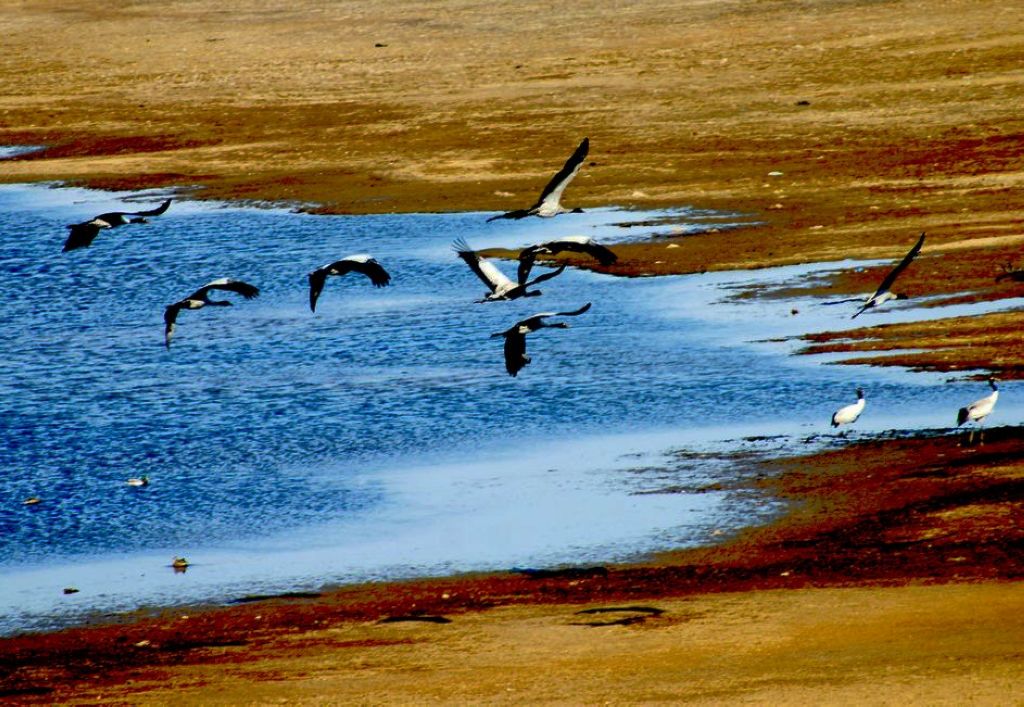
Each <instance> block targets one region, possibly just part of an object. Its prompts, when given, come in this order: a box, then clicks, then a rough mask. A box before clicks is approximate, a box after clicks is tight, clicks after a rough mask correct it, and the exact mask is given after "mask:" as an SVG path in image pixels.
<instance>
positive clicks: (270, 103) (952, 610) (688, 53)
mask: <svg viewBox="0 0 1024 707" xmlns="http://www.w3.org/2000/svg"><path fill="white" fill-rule="evenodd" d="M4 12H5V25H6V27H5V51H4V53H3V56H0V66H2V67H3V73H4V78H5V87H6V88H7V90H6V91H4V93H3V95H2V96H0V143H3V144H46V145H50V146H51V147H50V149H48V150H46V151H43V152H39V153H33V154H30V155H24V156H22V157H19V158H16V159H13V160H6V161H4V162H3V163H2V167H3V169H2V170H0V180H2V181H4V182H22V181H39V180H62V181H69V182H72V183H77V184H85V185H89V186H94V187H101V188H118V189H139V188H143V187H153V186H159V187H178V188H181V187H186V188H189V187H201V189H195V190H189V191H187V194H188V196H189V197H190V198H226V199H242V200H275V201H277V200H284V201H290V202H293V203H295V204H296V205H299V206H302V207H304V208H308V209H310V210H315V211H325V212H346V213H365V212H382V211H449V210H464V209H480V210H485V211H497V210H506V209H510V208H516V207H522V206H526V205H528V204H529V203H531V202H532V200H533V199H534V198H535V197H536V195H537V193H538V191H539V189H540V188H541V187H542V186H543V184H544V183H545V182H546V181H547V179H548V177H549V175H550V174H551V173H552V172H553V170H554V169H557V167H558V166H559V165H560V164H561V162H562V160H564V158H565V156H567V155H568V154H569V152H571V150H572V148H573V147H574V146H575V145H576V144H577V143H578V142H579V140H580V139H581V138H582V137H583V136H584V135H588V136H589V137H590V139H591V143H592V148H591V153H590V156H589V161H588V164H587V165H586V166H585V167H584V169H583V170H582V172H581V173H580V176H579V178H578V179H577V180H576V181H575V182H574V183H573V185H572V186H571V187H570V189H569V190H567V192H566V195H565V202H566V203H567V204H568V205H571V206H575V205H579V206H582V207H584V208H588V207H596V206H605V205H622V206H631V205H636V206H645V207H647V206H694V207H697V208H709V209H719V210H723V211H728V212H734V213H739V214H742V215H743V219H744V220H746V221H748V222H749V223H750V224H752V225H750V226H748V227H746V228H742V229H735V230H722V231H719V232H714V231H712V232H708V233H705V234H701V235H698V236H680V235H677V234H673V233H671V231H670V230H669V231H668V232H666V233H665V234H664V236H665V237H664V238H658V239H655V240H652V241H650V242H647V243H639V244H632V245H628V246H621V247H619V248H618V249H617V251H618V252H619V254H620V261H619V262H618V263H617V264H616V265H615V266H614V267H613V268H612V269H611V272H614V273H618V274H623V275H636V274H659V273H680V272H699V271H701V270H704V269H707V270H714V269H731V268H748V267H764V266H770V265H779V264H788V263H797V262H812V261H822V260H837V259H845V258H858V259H863V258H879V259H888V258H892V259H895V258H898V257H901V256H902V255H903V253H904V252H905V251H906V250H907V248H908V247H909V245H910V244H911V243H912V242H913V240H914V239H915V238H916V236H917V234H918V233H920V232H921V231H927V233H928V244H927V247H926V248H925V250H924V252H923V253H922V256H921V258H920V260H919V261H918V262H917V263H915V264H914V265H913V266H912V267H911V268H910V269H909V270H908V271H907V273H906V274H905V276H904V278H901V282H900V284H901V285H902V286H903V287H904V289H905V291H906V292H907V294H909V295H911V296H912V297H920V296H923V295H932V294H937V295H946V296H947V297H948V298H965V297H966V298H977V299H990V298H998V297H1004V296H1011V295H1012V296H1019V294H1021V292H1022V290H1021V287H1024V285H1022V284H1021V283H1017V282H1014V281H1005V280H1003V281H1000V282H996V281H995V276H996V275H998V274H999V273H1000V272H1001V271H1002V266H1003V265H1004V264H1006V263H1011V262H1014V261H1015V260H1016V259H1017V258H1018V255H1017V254H1018V252H1019V249H1020V247H1021V244H1022V243H1024V233H1022V231H1021V223H1022V222H1024V209H1022V208H1021V203H1022V202H1021V199H1020V197H1019V194H1020V193H1021V186H1022V182H1024V171H1022V169H1021V164H1020V158H1019V155H1020V149H1019V145H1020V140H1021V135H1022V133H1024V118H1022V117H1021V114H1020V110H1019V109H1020V96H1021V87H1022V86H1021V85H1022V81H1024V69H1022V65H1021V62H1020V46H1021V45H1022V39H1024V15H1022V14H1021V13H1020V12H1019V11H1018V9H1017V8H1016V7H1014V6H1012V5H1006V4H1001V3H995V2H987V1H986V2H968V1H966V0H965V1H962V2H940V1H939V0H923V1H921V2H886V3H878V2H866V1H863V2H859V1H857V0H853V1H851V2H839V3H814V4H809V3H798V2H777V3H752V2H739V1H735V2H730V1H729V0H724V1H722V2H713V3H708V2H700V1H699V0H684V1H683V2H680V3H675V4H672V5H665V4H663V3H655V2H637V3H631V4H629V5H628V6H621V7H616V8H614V9H609V7H608V5H607V4H605V3H595V2H583V3H573V4H571V5H568V6H565V7H560V8H559V15H558V18H557V19H558V22H557V23H555V24H554V25H552V22H551V14H550V11H549V6H547V5H544V4H540V3H531V2H526V3H511V2H492V3H487V4H486V5H478V4H472V3H462V2H445V3H443V4H441V5H439V4H437V3H425V2H416V1H410V2H399V3H388V4H386V5H383V6H382V5H380V4H377V3H374V4H371V3H368V2H342V3H334V4H331V5H329V6H326V7H325V6H323V4H317V3H310V2H305V1H302V0H300V1H299V2H297V3H288V4H279V5H278V4H273V3H271V4H267V3H242V4H234V5H232V9H231V10H226V9H224V7H223V6H222V5H218V4H214V3H212V2H209V0H197V1H196V2H190V3H185V2H179V1H177V0H172V1H171V2H167V3H161V4H160V5H159V6H156V5H152V6H151V5H145V4H142V5H131V6H127V7H124V6H121V5H117V6H115V5H111V4H103V3H100V4H96V3H89V4H86V3H72V4H68V3H57V2H53V1H48V0H42V1H36V2H31V3H21V4H18V5H16V6H11V7H7V8H5V11H4ZM562 218H564V219H565V225H566V229H567V231H568V232H572V222H571V217H562ZM494 226H495V228H496V229H497V228H500V227H501V224H494ZM669 245H674V246H678V247H676V248H671V249H670V248H668V246H669ZM1018 265H1019V263H1018ZM885 269H886V268H885V267H884V266H883V267H879V268H873V269H869V270H866V271H864V272H857V273H850V274H848V275H845V276H842V277H839V278H836V279H835V280H834V281H830V282H826V283H818V284H817V285H815V286H814V287H813V288H811V291H813V292H815V293H816V294H819V295H820V296H822V297H833V296H842V295H848V294H849V293H863V292H866V291H870V290H872V289H874V285H875V283H877V282H878V281H879V279H880V278H881V276H882V274H883V273H884V271H885ZM798 289H799V288H798ZM965 293H968V294H965ZM775 294H778V293H775ZM783 294H785V293H783ZM1020 316H1021V315H1020V314H1018V313H1009V314H1000V315H989V316H987V317H984V318H971V319H967V320H964V321H963V322H960V321H957V322H945V323H939V324H930V325H927V327H925V328H928V327H931V330H930V331H926V332H921V331H917V330H912V329H906V330H903V329H899V328H895V329H894V328H887V329H883V328H880V327H871V328H870V330H869V332H868V333H865V335H864V337H858V338H859V339H864V340H866V339H867V338H868V337H870V338H872V339H876V340H877V342H880V343H877V342H876V343H874V344H871V346H872V347H875V348H877V347H878V346H883V347H884V346H892V345H893V342H905V343H902V345H904V346H910V345H913V346H915V347H916V346H918V345H919V344H920V343H921V342H922V340H923V337H925V336H930V337H932V339H933V341H934V342H935V347H936V348H935V350H934V351H929V352H925V353H924V354H903V355H902V358H901V359H900V361H899V362H900V364H901V365H919V364H920V365H930V364H929V362H928V361H927V360H926V359H928V358H933V359H934V358H935V357H936V356H939V357H940V358H941V360H942V361H943V363H942V365H945V366H949V368H947V369H943V370H956V367H957V366H960V367H963V366H966V365H970V366H972V367H973V366H981V367H990V366H998V368H999V370H1000V371H1002V372H1003V373H1004V374H1005V375H1013V371H1015V370H1017V367H1018V364H1017V363H1016V362H1017V361H1019V360H1021V353H1022V350H1021V348H1020V339H1019V337H1014V336H1013V335H1012V334H1013V332H1014V331H1015V330H1017V329H1019V326H1020V321H1019V317H1020ZM921 326H922V327H923V326H924V325H921ZM993 332H1000V336H1003V335H1005V336H1004V338H1005V341H1003V342H1002V343H1001V344H1000V345H999V346H998V349H997V348H995V347H992V348H989V349H982V350H980V351H981V352H980V353H979V350H978V349H977V347H976V344H977V343H978V342H979V341H986V340H989V339H990V337H991V336H992V333H993ZM825 341H827V337H823V343H824V342H825ZM954 344H955V345H954ZM844 345H845V344H844ZM851 348H858V349H859V348H868V347H867V346H862V345H859V344H858V345H857V347H851ZM936 351H938V352H939V353H936ZM997 353H998V354H999V355H998V356H997ZM922 361H923V363H921V362H922ZM1017 434H1018V431H1017V430H1004V431H999V432H995V431H993V433H990V434H989V438H988V439H987V444H986V445H985V446H984V447H983V448H982V447H977V448H971V449H963V448H960V447H958V446H957V441H956V439H955V438H949V437H936V438H931V437H925V438H922V439H917V440H884V441H878V442H869V443H866V444H863V445H853V446H851V447H849V448H847V449H843V450H840V451H837V452H832V453H827V454H824V455H820V456H817V457H814V458H810V459H798V460H796V461H792V462H790V463H789V464H790V465H785V464H784V465H783V466H780V467H776V468H773V469H765V470H764V471H763V478H762V479H760V480H758V479H756V478H755V479H753V480H747V481H745V482H743V483H753V484H756V485H758V487H759V488H761V489H763V490H766V491H769V492H771V493H774V494H777V495H778V496H779V497H780V498H783V499H787V500H789V501H790V502H791V511H790V512H789V513H787V514H786V515H784V516H783V517H782V518H780V519H779V520H778V521H777V522H776V523H774V524H773V525H771V526H770V527H768V528H760V529H752V530H750V531H749V532H747V533H744V534H743V535H741V536H740V537H738V538H734V539H730V540H728V541H727V542H723V544H722V545H720V546H716V547H712V548H706V549H703V550H700V551H692V552H687V553H679V554H675V555H669V556H664V557H660V558H658V559H657V561H656V562H652V563H650V564H648V565H644V566H631V567H613V568H603V569H600V570H597V569H595V570H593V572H592V573H591V574H587V573H583V574H582V575H579V574H570V575H568V576H556V577H548V578H529V577H524V576H520V575H495V576H484V577H460V578H454V579H447V580H437V581H423V582H414V583H407V584H398V585H387V586H369V587H356V588H350V589H345V590H341V591H339V592H337V593H331V594H328V595H325V596H323V597H319V598H316V599H307V600H298V599H294V600H290V601H279V602H270V603H256V604H246V605H242V606H237V607H233V608H230V609H226V610H224V609H219V610H205V611H202V610H196V611H192V610H188V612H187V614H188V616H189V618H187V619H186V618H182V614H183V613H184V612H182V611H172V612H168V614H167V615H166V616H164V617H162V618H160V619H156V620H151V619H142V620H139V621H136V622H130V623H127V624H122V625H115V626H105V627H99V628H85V629H76V630H71V631H66V632H61V633H57V634H51V635H45V636H30V637H24V638H16V639H4V640H3V641H0V682H2V688H0V689H2V691H3V692H2V693H0V694H4V695H5V696H6V697H8V698H10V697H18V698H20V699H26V700H31V699H37V700H40V701H44V702H50V701H80V702H105V703H109V702H116V701H126V700H130V701H133V702H134V701H139V702H141V701H152V702H170V701H176V702H179V701H186V702H193V703H199V702H202V703H209V702H211V701H213V702H217V701H220V702H240V701H257V702H265V701H271V700H276V699H281V698H287V699H290V700H294V701H306V702H323V701H324V700H325V699H327V700H336V701H359V702H389V701H390V702H395V701H444V700H456V699H458V700H465V701H501V702H511V701H517V702H523V701H537V700H542V699H543V700H549V701H561V702H579V701H598V700H610V701H616V702H623V701H653V700H656V699H666V700H674V701H678V700H681V699H692V700H694V701H703V702H721V701H738V700H753V701H760V702H781V701H787V702H812V701H813V702H821V701H822V699H828V698H831V699H832V700H833V701H854V700H856V701H890V702H897V701H904V702H907V701H910V702H926V703H936V702H962V701H972V700H973V701H975V702H991V703H1006V702H1007V701H1008V700H1009V699H1010V698H1011V697H1013V696H1015V695H1019V692H1018V693H1015V692H1013V690H1014V689H1015V688H1019V685H1020V684H1021V682H1022V680H1021V678H1022V675H1021V673H1022V672H1024V670H1022V668H1021V665H1024V661H1022V660H1021V659H1020V658H1021V653H1020V648H1019V637H1020V635H1022V633H1024V632H1022V631H1021V629H1022V626H1021V623H1020V621H1021V620H1020V616H1022V615H1024V614H1022V612H1021V610H1020V609H1021V605H1022V604H1024V601H1022V600H1021V598H1020V595H1021V593H1020V591H1019V588H1020V578H1021V557H1022V554H1021V549H1022V547H1021V540H1022V538H1021V530H1020V529H1021V528H1022V527H1024V524H1022V523H1021V520H1022V505H1021V504H1022V502H1021V481H1020V479H1021V469H1022V468H1024V465H1022V463H1021V458H1020V455H1021V452H1022V445H1021V444H1019V443H1018V442H1017V440H1016V439H1015V437H1016V435H1017ZM743 478H744V479H746V478H747V477H746V476H743ZM446 595H447V596H446ZM622 604H626V605H629V606H633V605H643V606H647V605H650V606H653V607H655V608H658V609H663V610H664V612H665V613H663V614H661V615H659V616H650V617H648V618H645V619H644V620H642V621H637V622H634V623H630V624H628V625H625V626H623V625H613V626H603V627H601V626H598V627H589V626H578V625H575V624H577V623H581V622H588V621H589V622H593V621H595V617H597V618H600V617H602V616H605V615H604V614H594V615H589V614H585V615H577V614H576V613H575V612H576V611H578V610H579V609H581V608H586V607H607V606H619V605H622ZM416 612H426V613H427V614H430V615H435V614H436V615H443V616H445V617H448V618H450V619H451V621H452V622H451V623H449V624H433V623H423V622H400V623H394V624H378V623H377V622H378V621H379V620H380V619H381V618H384V617H387V616H408V615H410V614H414V613H416ZM617 616H618V617H619V618H627V619H628V618H631V617H632V618H635V617H638V616H639V617H640V618H643V616H644V612H639V613H638V612H632V613H628V612H627V613H626V614H622V613H620V614H618V615H617Z"/></svg>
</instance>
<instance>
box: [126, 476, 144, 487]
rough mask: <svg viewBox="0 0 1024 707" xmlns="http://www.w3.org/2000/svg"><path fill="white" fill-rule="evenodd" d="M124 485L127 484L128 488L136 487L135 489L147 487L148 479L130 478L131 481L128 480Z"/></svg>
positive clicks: (141, 477) (142, 477)
mask: <svg viewBox="0 0 1024 707" xmlns="http://www.w3.org/2000/svg"><path fill="white" fill-rule="evenodd" d="M125 483H126V484H128V485H129V486H136V487H138V486H149V477H148V476H140V477H138V478H131V479H128V481H126V482H125Z"/></svg>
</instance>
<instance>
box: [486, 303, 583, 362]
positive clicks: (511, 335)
mask: <svg viewBox="0 0 1024 707" xmlns="http://www.w3.org/2000/svg"><path fill="white" fill-rule="evenodd" d="M588 309H590V302H587V303H586V304H585V305H583V306H582V307H580V308H579V309H577V310H574V311H572V312H541V313H540V314H534V315H533V316H532V317H527V318H526V319H523V320H521V321H518V322H516V323H515V324H514V325H512V326H511V327H510V328H508V329H506V330H505V331H499V332H496V333H494V334H491V338H492V339H493V338H495V337H498V336H503V337H505V370H506V371H508V374H509V375H510V376H512V377H513V378H514V377H515V376H516V375H517V374H518V373H519V371H521V370H523V367H524V366H526V364H528V363H530V360H531V359H530V357H529V356H527V355H526V335H527V334H532V333H533V332H535V331H537V330H539V329H568V328H569V325H568V324H566V323H565V322H555V323H553V324H548V323H547V322H546V321H544V320H545V319H547V318H548V317H578V316H579V315H581V314H583V313H584V312H586V311H587V310H588Z"/></svg>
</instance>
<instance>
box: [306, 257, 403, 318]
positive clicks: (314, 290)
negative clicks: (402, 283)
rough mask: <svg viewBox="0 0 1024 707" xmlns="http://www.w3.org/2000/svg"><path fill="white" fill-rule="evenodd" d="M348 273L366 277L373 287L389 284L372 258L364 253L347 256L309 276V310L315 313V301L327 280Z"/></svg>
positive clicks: (388, 278) (385, 271)
mask: <svg viewBox="0 0 1024 707" xmlns="http://www.w3.org/2000/svg"><path fill="white" fill-rule="evenodd" d="M350 272H357V273H361V274H363V275H366V277H368V278H369V279H370V282H371V283H373V286H374V287H386V286H387V284H388V283H389V282H391V276H390V275H389V274H388V272H387V270H385V269H384V268H383V267H382V266H381V264H380V263H378V262H377V261H376V260H375V259H374V258H373V256H371V255H367V254H366V253H358V254H356V255H349V256H346V257H344V258H342V259H341V260H335V261H334V262H333V263H328V264H327V265H324V266H323V267H322V268H317V269H316V270H314V271H313V272H311V273H310V274H309V309H310V311H313V312H315V311H316V301H317V299H318V298H319V297H320V293H321V292H323V289H324V284H325V283H326V282H327V278H328V277H330V276H332V275H335V276H340V275H347V274H348V273H350Z"/></svg>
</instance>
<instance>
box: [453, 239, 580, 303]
mask: <svg viewBox="0 0 1024 707" xmlns="http://www.w3.org/2000/svg"><path fill="white" fill-rule="evenodd" d="M452 248H454V249H455V252H456V254H458V256H459V257H460V258H461V259H462V261H463V262H464V263H466V265H468V266H469V269H470V270H472V271H473V272H474V273H476V276H477V277H478V278H480V281H481V282H483V283H484V284H485V285H487V288H488V289H489V290H490V292H489V293H488V294H486V295H485V296H484V298H483V299H482V300H477V301H478V302H497V301H498V300H512V299H519V298H520V297H538V296H540V294H541V292H540V290H532V291H530V290H528V289H527V288H528V287H530V286H531V285H536V284H537V283H539V282H544V281H545V280H550V279H551V278H553V277H555V276H556V275H561V274H562V271H563V270H565V266H564V265H562V266H561V267H559V268H558V269H557V270H553V271H551V272H547V273H544V274H543V275H538V276H537V277H535V278H533V279H532V280H530V281H528V282H521V283H518V284H517V283H515V282H512V280H510V279H509V278H508V277H507V276H506V275H505V274H504V273H503V272H501V270H498V268H497V266H495V264H494V263H492V262H491V261H489V260H487V259H486V258H482V257H481V256H480V255H478V254H477V253H476V251H474V250H473V249H472V248H470V247H469V244H468V243H466V241H465V240H463V239H462V238H459V239H458V240H456V241H455V242H454V243H453V244H452Z"/></svg>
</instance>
